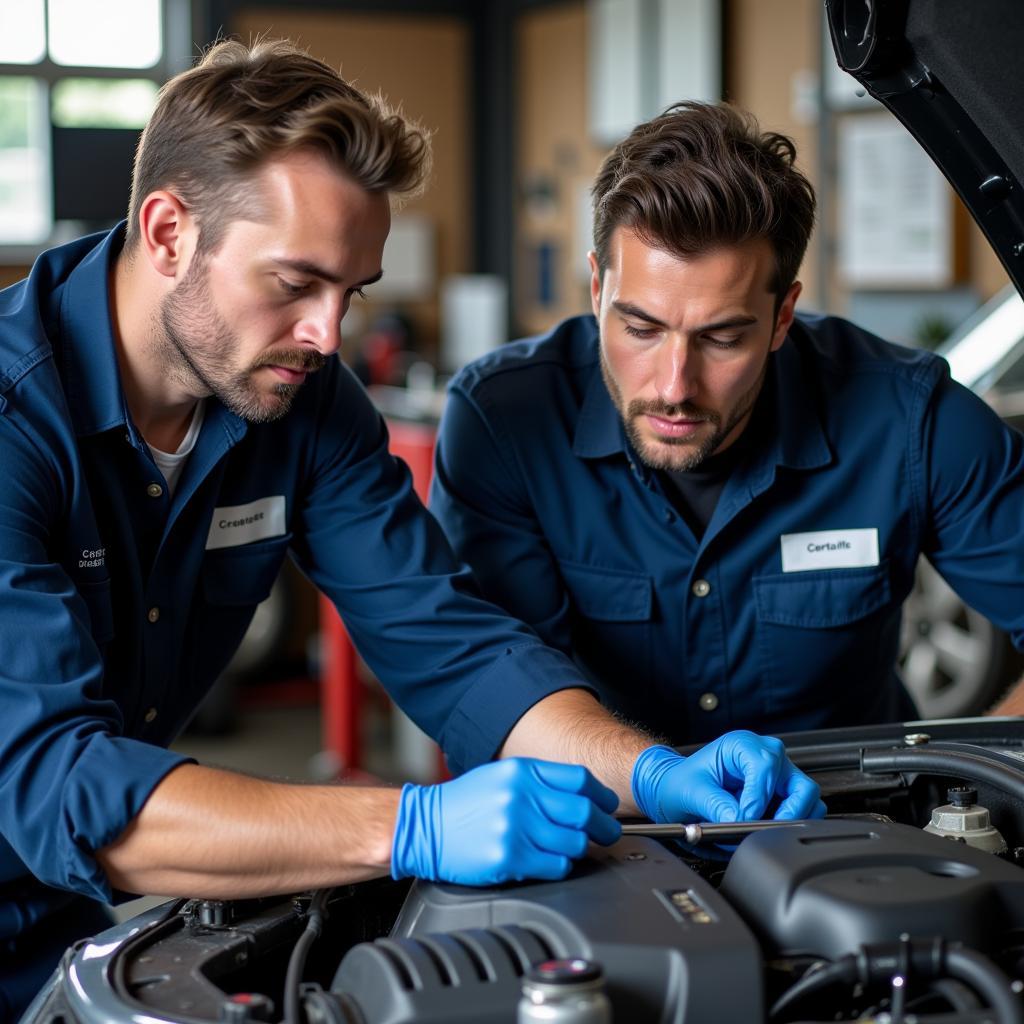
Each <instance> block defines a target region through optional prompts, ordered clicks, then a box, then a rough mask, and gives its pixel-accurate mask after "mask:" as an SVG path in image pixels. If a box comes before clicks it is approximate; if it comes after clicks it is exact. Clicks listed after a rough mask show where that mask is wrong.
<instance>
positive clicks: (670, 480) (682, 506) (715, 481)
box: [659, 399, 765, 540]
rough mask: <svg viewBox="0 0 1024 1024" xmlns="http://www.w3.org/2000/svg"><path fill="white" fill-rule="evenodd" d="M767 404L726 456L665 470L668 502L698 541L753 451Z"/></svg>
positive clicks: (757, 411)
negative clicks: (729, 482) (730, 482)
mask: <svg viewBox="0 0 1024 1024" xmlns="http://www.w3.org/2000/svg"><path fill="white" fill-rule="evenodd" d="M764 404H765V403H764V402H763V401H761V400H760V399H759V400H758V403H757V405H756V406H755V407H754V413H753V415H752V416H751V417H750V419H749V420H748V422H747V425H746V426H745V427H744V428H743V433H742V434H740V436H739V437H738V438H736V440H735V441H734V442H733V443H732V444H731V445H730V446H729V447H728V448H726V449H725V451H724V452H719V453H718V454H717V455H710V456H708V458H706V459H704V461H703V462H701V463H700V465H699V466H697V467H695V468H694V469H688V470H663V471H662V472H661V473H660V474H659V475H660V476H661V482H662V485H663V486H664V488H665V493H666V494H667V495H668V497H669V500H670V501H671V502H672V504H673V505H674V506H675V508H676V511H677V512H678V513H679V514H680V515H681V516H682V517H683V519H684V520H685V522H686V523H687V525H688V526H689V527H690V529H691V530H693V535H694V537H696V538H697V539H698V540H700V538H701V537H703V536H704V531H705V530H706V529H707V528H708V523H710V522H711V517H712V516H713V515H714V514H715V506H716V505H717V504H718V499H719V497H721V494H722V489H723V488H724V487H725V484H726V481H727V480H728V479H729V475H730V474H731V473H732V471H733V470H734V469H735V468H736V467H737V466H738V465H739V464H740V463H741V462H743V461H744V459H746V457H747V455H748V454H749V452H750V449H751V448H752V447H753V439H754V438H755V437H756V436H757V433H758V430H759V429H760V427H759V421H763V419H764V411H763V409H762V406H763V405H764Z"/></svg>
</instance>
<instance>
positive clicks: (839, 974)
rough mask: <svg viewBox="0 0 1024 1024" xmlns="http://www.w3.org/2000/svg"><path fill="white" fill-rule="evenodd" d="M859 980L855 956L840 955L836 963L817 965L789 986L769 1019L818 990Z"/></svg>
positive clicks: (770, 1013) (773, 1007) (770, 1011)
mask: <svg viewBox="0 0 1024 1024" xmlns="http://www.w3.org/2000/svg"><path fill="white" fill-rule="evenodd" d="M856 980H857V965H856V961H855V959H854V958H853V956H850V955H847V956H844V957H840V959H838V960H836V961H835V962H834V963H830V964H822V965H815V966H813V967H811V968H810V970H808V972H807V973H806V974H805V975H804V976H803V977H802V978H801V979H800V980H799V981H798V982H797V983H796V984H795V985H793V986H791V987H790V988H788V989H787V990H786V991H785V992H783V993H782V995H781V996H780V997H779V998H778V999H776V1000H775V1004H774V1005H773V1006H772V1008H771V1009H770V1010H769V1011H768V1019H769V1020H773V1019H774V1018H775V1017H777V1016H778V1015H779V1014H780V1013H782V1011H783V1010H786V1009H788V1008H789V1006H790V1005H791V1004H792V1003H795V1002H797V1001H798V1000H800V999H803V998H804V997H805V996H807V995H810V994H811V993H812V992H818V991H820V990H821V989H823V988H828V986H829V985H834V984H836V983H837V982H840V981H842V982H845V983H846V984H848V985H850V984H852V983H853V982H854V981H856Z"/></svg>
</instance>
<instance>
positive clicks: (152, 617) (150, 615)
mask: <svg viewBox="0 0 1024 1024" xmlns="http://www.w3.org/2000/svg"><path fill="white" fill-rule="evenodd" d="M146 618H147V619H149V621H150V622H156V620H157V619H159V618H160V609H159V608H150V609H149V611H148V612H146Z"/></svg>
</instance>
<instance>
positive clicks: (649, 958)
mask: <svg viewBox="0 0 1024 1024" xmlns="http://www.w3.org/2000/svg"><path fill="white" fill-rule="evenodd" d="M551 956H555V957H584V958H586V959H590V960H596V961H598V962H599V963H600V964H601V965H602V966H603V968H604V971H605V976H606V978H607V990H608V996H609V998H610V999H611V1002H612V1008H613V1012H614V1015H615V1019H616V1020H629V1021H637V1022H642V1021H684V1020H730V1021H733V1020H735V1021H747V1020H749V1021H754V1020H760V1019H763V1017H764V995H763V985H762V968H761V953H760V949H759V947H758V944H757V941H756V940H755V939H754V936H753V935H752V934H751V932H750V930H749V929H748V928H747V927H746V926H745V925H744V923H743V922H742V920H741V919H740V918H739V916H738V915H737V914H736V913H735V911H733V910H732V909H731V908H730V907H729V905H728V904H727V903H726V902H725V901H724V900H723V899H722V898H721V897H720V896H719V895H718V893H717V892H716V891H715V890H714V889H713V888H712V887H711V886H710V885H709V884H708V883H707V882H705V881H703V880H702V879H701V878H700V877H699V876H698V875H697V874H695V873H694V872H693V871H692V870H691V869H690V868H688V867H687V866H686V864H684V863H683V862H682V861H680V860H679V859H678V858H677V857H676V856H675V855H674V854H673V853H672V852H670V851H669V850H668V849H666V848H665V847H664V846H662V845H661V844H660V843H657V842H655V841H653V840H650V839H641V838H628V839H622V840H620V841H619V842H618V843H616V844H615V845H614V846H612V847H610V848H608V849H607V850H602V849H599V848H597V847H592V848H591V856H590V857H589V858H588V859H586V860H584V861H583V862H581V863H580V864H579V865H578V866H577V868H576V869H575V870H574V871H573V874H572V875H571V876H570V878H569V879H567V880H566V881H564V882H550V883H542V884H530V885H521V886H507V887H503V888H500V889H484V890H472V889H466V888H462V887H457V886H446V885H433V884H429V883H422V882H418V883H416V884H415V885H414V886H413V889H412V891H411V892H410V894H409V897H408V899H407V901H406V903H405V906H404V907H403V909H402V913H401V915H400V916H399V919H398V922H397V924H396V925H395V928H394V930H393V931H392V934H391V937H390V938H388V939H382V940H378V941H377V942H374V943H363V944H362V945H359V946H356V947H354V948H353V949H351V950H350V951H349V952H348V954H347V955H346V956H345V958H344V959H343V960H342V963H341V966H340V967H339V969H338V973H337V974H336V976H335V978H334V982H333V984H332V989H333V990H334V991H335V992H338V993H345V994H346V995H347V996H348V997H349V998H350V999H351V1000H352V1001H353V1002H354V1003H355V1004H356V1005H358V1007H359V1009H360V1010H361V1011H362V1013H363V1014H364V1016H365V1017H366V1019H367V1020H372V1021H374V1022H376V1024H399V1022H404V1021H416V1022H417V1024H427V1022H434V1021H436V1022H441V1021H445V1022H458V1021H478V1022H481V1024H486V1022H489V1021H509V1020H513V1019H515V1006H516V1003H517V1001H518V998H519V992H520V977H521V975H522V974H523V972H524V970H525V969H526V968H527V967H529V965H530V964H531V963H534V962H537V961H538V960H544V959H548V958H549V957H551Z"/></svg>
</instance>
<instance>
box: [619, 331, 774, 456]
mask: <svg viewBox="0 0 1024 1024" xmlns="http://www.w3.org/2000/svg"><path fill="white" fill-rule="evenodd" d="M767 373H768V361H767V359H766V360H765V364H764V366H763V367H762V368H761V373H760V374H759V376H758V378H757V380H756V381H755V382H754V384H753V386H752V387H751V388H750V389H749V390H747V391H746V392H744V394H743V395H742V396H741V397H740V399H739V401H738V402H737V403H736V405H735V406H734V407H733V408H732V409H731V410H730V412H729V415H728V418H727V419H726V420H725V421H724V423H723V420H722V416H721V414H719V413H717V412H715V411H714V410H712V409H702V408H700V407H699V406H696V405H694V404H693V403H692V402H681V403H679V404H674V405H670V404H668V403H666V402H658V401H649V400H644V399H641V398H634V399H633V400H632V401H630V402H629V403H628V405H627V404H626V403H625V400H624V399H623V397H622V391H621V389H620V388H619V385H618V383H617V382H616V381H615V378H614V377H613V376H612V373H611V368H610V367H609V366H608V362H607V360H606V359H605V354H604V350H603V348H602V350H601V376H602V377H603V378H604V384H605V387H606V388H607V389H608V394H609V395H610V396H611V400H612V404H613V405H614V406H615V408H616V410H618V413H619V416H620V417H621V419H622V425H623V428H624V429H625V431H626V437H627V438H628V439H629V443H630V444H631V445H632V446H633V450H634V451H635V452H636V454H637V456H638V457H639V459H640V461H641V462H642V463H643V464H644V465H645V466H647V467H648V468H649V469H654V470H658V471H659V472H669V473H686V472H689V471H690V470H693V469H696V468H697V467H698V466H700V464H701V463H702V462H704V460H705V459H707V458H708V457H709V456H711V455H713V454H714V453H715V452H716V451H717V450H718V449H719V448H720V447H721V445H722V443H723V442H724V441H725V440H726V439H727V438H728V437H729V435H730V434H731V433H732V432H733V430H735V428H736V425H737V424H738V423H740V422H741V421H742V420H743V418H744V417H745V416H747V415H748V414H749V413H750V411H751V410H752V409H753V408H754V405H755V403H756V402H757V398H758V395H760V393H761V388H762V387H763V386H764V380H765V377H766V376H767ZM647 415H654V416H660V417H663V418H665V419H687V420H699V421H701V422H703V423H708V424H710V425H711V427H712V429H711V430H710V431H709V432H708V433H707V434H705V435H704V436H703V437H697V438H693V437H659V438H658V440H657V441H655V442H652V441H651V440H650V439H649V437H648V436H645V435H644V433H643V432H642V431H641V429H640V418H641V417H642V416H647Z"/></svg>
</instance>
